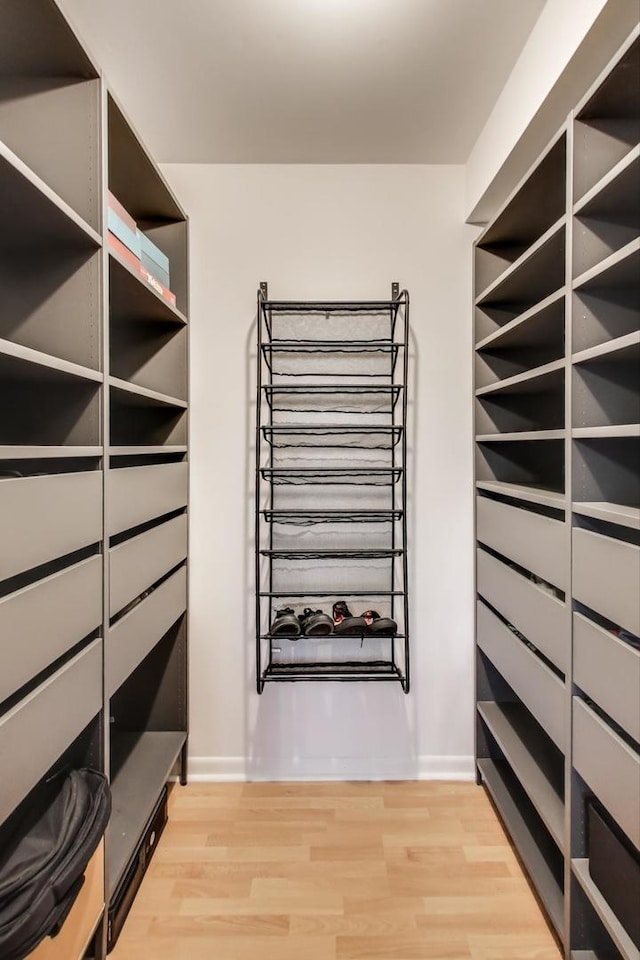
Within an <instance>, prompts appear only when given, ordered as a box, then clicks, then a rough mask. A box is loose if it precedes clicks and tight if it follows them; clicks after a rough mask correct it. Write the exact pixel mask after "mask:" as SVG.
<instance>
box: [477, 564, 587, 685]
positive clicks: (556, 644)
mask: <svg viewBox="0 0 640 960" xmlns="http://www.w3.org/2000/svg"><path fill="white" fill-rule="evenodd" d="M477 576H478V593H479V594H481V595H482V596H483V597H484V598H485V600H488V601H489V603H490V604H491V606H492V607H495V608H496V610H499V611H500V613H501V614H502V615H503V617H506V619H507V620H508V621H509V622H510V623H512V624H513V625H514V627H516V628H517V629H518V630H519V631H520V633H522V634H523V635H524V636H525V637H526V638H527V640H530V641H531V643H533V645H534V646H536V647H537V648H538V649H539V650H541V651H542V653H544V655H545V656H546V657H548V658H549V660H551V662H552V663H554V664H555V665H556V666H557V667H558V668H559V669H560V670H562V672H563V673H566V669H567V661H568V652H569V612H568V610H567V607H566V604H564V603H562V601H560V600H558V599H557V598H556V597H553V596H551V595H550V594H548V593H545V591H544V590H542V589H541V588H540V587H538V586H536V584H535V583H532V582H531V580H527V578H526V577H523V576H521V574H519V573H517V571H515V570H513V569H512V568H511V567H508V566H507V565H506V564H505V563H501V561H500V560H497V559H496V558H495V557H492V556H491V554H490V553H487V552H486V551H485V550H478V554H477Z"/></svg>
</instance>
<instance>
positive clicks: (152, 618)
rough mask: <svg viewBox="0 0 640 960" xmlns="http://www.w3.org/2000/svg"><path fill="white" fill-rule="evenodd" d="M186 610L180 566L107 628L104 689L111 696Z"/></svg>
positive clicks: (185, 575) (183, 578)
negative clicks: (105, 683) (105, 684)
mask: <svg viewBox="0 0 640 960" xmlns="http://www.w3.org/2000/svg"><path fill="white" fill-rule="evenodd" d="M186 609H187V573H186V570H185V568H184V567H182V568H181V569H180V570H177V571H176V572H175V573H174V574H173V576H171V577H169V579H168V580H165V582H164V583H162V584H161V585H160V586H159V587H157V588H156V589H155V590H154V591H153V593H150V594H149V596H148V597H146V598H145V599H144V600H141V601H140V603H138V604H137V606H135V607H134V608H133V609H132V610H130V611H129V613H127V614H125V616H124V617H122V619H121V620H119V621H118V622H117V623H116V624H115V625H114V626H113V627H112V628H111V630H110V631H109V639H108V643H107V657H106V659H107V664H106V672H107V689H108V691H109V696H112V695H113V694H114V693H115V691H116V690H117V689H118V687H119V686H120V685H121V684H122V683H124V681H125V680H126V679H127V677H129V676H130V674H131V673H133V671H134V670H135V668H136V667H137V666H138V665H139V664H140V663H141V662H142V661H143V660H144V658H145V657H146V656H147V654H148V653H150V652H151V650H153V648H154V647H155V645H156V644H157V642H158V641H159V640H161V639H162V637H163V636H164V635H165V633H166V632H167V630H168V629H169V627H171V626H172V625H173V624H174V623H175V622H176V620H177V619H178V617H179V616H180V615H181V614H182V613H184V611H185V610H186Z"/></svg>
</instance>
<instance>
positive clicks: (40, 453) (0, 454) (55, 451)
mask: <svg viewBox="0 0 640 960" xmlns="http://www.w3.org/2000/svg"><path fill="white" fill-rule="evenodd" d="M102 454H103V448H102V447H60V446H56V447H54V446H46V447H43V446H41V447H34V446H28V445H27V444H25V445H24V446H21V445H14V446H5V447H0V460H45V459H46V460H53V459H57V458H58V457H60V458H63V457H65V458H66V457H69V458H72V457H77V458H84V457H90V458H93V457H101V456H102Z"/></svg>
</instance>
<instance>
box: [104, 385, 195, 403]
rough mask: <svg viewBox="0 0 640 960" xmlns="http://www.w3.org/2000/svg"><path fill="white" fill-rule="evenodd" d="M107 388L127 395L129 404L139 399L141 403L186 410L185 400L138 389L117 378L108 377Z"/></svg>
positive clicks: (143, 388)
mask: <svg viewBox="0 0 640 960" xmlns="http://www.w3.org/2000/svg"><path fill="white" fill-rule="evenodd" d="M109 386H110V387H111V388H112V389H113V390H120V391H122V392H123V393H125V394H128V395H129V402H134V399H135V398H139V399H140V402H143V403H149V402H152V403H156V404H159V405H161V406H165V407H179V408H180V409H181V410H186V409H187V407H188V403H187V401H186V400H179V399H178V398H177V397H170V396H168V394H166V393H159V392H158V391H157V390H149V388H148V387H140V386H138V384H136V383H131V382H130V381H128V380H120V379H119V378H118V377H109Z"/></svg>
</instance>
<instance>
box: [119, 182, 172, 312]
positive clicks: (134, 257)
mask: <svg viewBox="0 0 640 960" xmlns="http://www.w3.org/2000/svg"><path fill="white" fill-rule="evenodd" d="M107 227H108V230H109V247H110V248H111V250H113V251H114V252H115V253H116V254H117V255H118V256H119V258H120V259H121V260H123V261H124V262H125V263H126V264H128V265H129V266H130V267H131V268H132V269H133V270H134V271H135V272H136V273H137V274H138V276H140V278H141V279H142V280H143V281H144V282H145V283H148V284H149V286H150V287H153V289H154V290H155V291H156V293H157V294H159V295H160V296H161V297H162V298H163V299H164V300H166V301H167V303H170V304H171V306H172V307H175V305H176V296H175V294H174V293H172V292H171V289H170V287H171V277H170V272H169V258H168V257H167V256H165V254H164V253H163V252H162V250H160V249H159V248H158V247H156V245H155V243H152V241H151V240H150V239H149V237H147V235H146V234H145V233H143V231H142V230H140V229H139V228H138V225H137V223H136V221H135V220H134V219H133V217H132V216H131V215H130V214H129V213H128V212H127V211H126V210H125V208H124V207H123V206H122V204H121V203H120V201H119V200H118V198H117V197H115V196H114V195H113V194H112V193H111V191H109V203H108V219H107Z"/></svg>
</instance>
